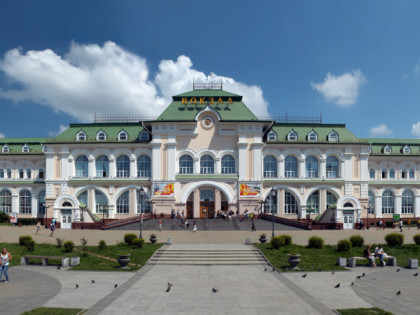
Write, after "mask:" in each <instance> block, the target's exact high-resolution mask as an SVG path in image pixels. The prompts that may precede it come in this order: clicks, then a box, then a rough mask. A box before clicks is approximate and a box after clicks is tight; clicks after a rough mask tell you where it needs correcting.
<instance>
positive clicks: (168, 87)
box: [0, 0, 420, 138]
mask: <svg viewBox="0 0 420 315" xmlns="http://www.w3.org/2000/svg"><path fill="white" fill-rule="evenodd" d="M418 12H420V2H419V1H415V0H413V1H386V0H378V1H366V0H364V1H336V0H331V1H321V0H319V1H314V0H307V1H299V0H296V1H289V0H288V1H274V0H273V1H244V0H241V1H239V0H238V1H236V0H235V1H234V0H224V1H218V0H212V1H201V0H191V1H186V0H185V1H183V0H177V1H173V0H172V1H171V0H167V1H163V0H155V1H151V0H147V1H140V0H136V1H135V0H131V1H128V0H118V1H94V0H89V1H86V0H81V1H78V0H71V1H66V0H61V1H55V0H40V1H32V0H25V1H23V0H22V1H21V0H18V1H16V0H2V1H1V3H0V107H1V110H2V115H1V124H0V136H3V137H28V136H30V137H44V136H54V135H56V134H57V133H58V132H59V131H60V130H62V129H63V128H65V127H66V126H68V124H69V123H76V122H87V121H90V120H91V119H92V117H93V114H94V113H98V114H112V113H115V114H121V113H132V114H144V115H156V114H159V113H160V111H162V110H163V108H164V107H165V106H167V105H168V104H169V102H170V96H172V95H175V94H178V93H182V92H186V91H188V90H191V88H192V78H195V79H201V80H204V79H209V78H210V77H211V76H213V78H214V79H220V78H222V79H223V82H224V87H225V89H226V90H228V91H231V92H234V93H238V94H241V95H244V98H245V102H246V104H247V105H248V106H249V107H250V108H251V109H252V110H253V111H254V112H256V113H257V114H260V115H263V114H266V113H269V114H271V115H284V114H286V113H287V114H289V115H319V114H322V118H323V122H325V123H346V124H347V126H348V128H349V129H350V130H351V131H353V132H354V133H355V134H356V135H357V136H359V137H371V136H375V137H392V138H420V122H419V121H420V106H419V105H420V104H419V103H420V37H419V35H418V34H419V31H420V19H419V18H418Z"/></svg>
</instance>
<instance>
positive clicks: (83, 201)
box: [70, 190, 89, 206]
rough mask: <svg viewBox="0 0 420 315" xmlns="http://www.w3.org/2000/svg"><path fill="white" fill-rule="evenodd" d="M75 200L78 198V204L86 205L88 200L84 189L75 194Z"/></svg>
mask: <svg viewBox="0 0 420 315" xmlns="http://www.w3.org/2000/svg"><path fill="white" fill-rule="evenodd" d="M77 200H79V204H84V205H88V204H89V200H88V192H87V190H85V191H83V192H82V193H80V194H79V196H77ZM70 206H71V205H70Z"/></svg>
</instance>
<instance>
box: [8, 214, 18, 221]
mask: <svg viewBox="0 0 420 315" xmlns="http://www.w3.org/2000/svg"><path fill="white" fill-rule="evenodd" d="M9 217H10V223H18V213H17V212H12V213H10V215H9Z"/></svg>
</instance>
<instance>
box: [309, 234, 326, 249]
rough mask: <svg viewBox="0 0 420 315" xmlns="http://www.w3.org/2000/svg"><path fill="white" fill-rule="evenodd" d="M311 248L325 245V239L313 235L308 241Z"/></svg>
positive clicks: (319, 247)
mask: <svg viewBox="0 0 420 315" xmlns="http://www.w3.org/2000/svg"><path fill="white" fill-rule="evenodd" d="M308 247H309V248H317V249H321V248H323V247H324V239H323V238H322V237H318V236H312V237H311V238H310V239H309V241H308Z"/></svg>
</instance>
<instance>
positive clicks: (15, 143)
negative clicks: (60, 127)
mask: <svg viewBox="0 0 420 315" xmlns="http://www.w3.org/2000/svg"><path fill="white" fill-rule="evenodd" d="M47 139H48V138H0V149H1V148H3V147H4V145H7V147H8V148H9V152H8V153H3V150H0V155H11V154H22V155H28V154H29V155H31V154H43V152H42V145H43V144H45V143H46V142H47ZM25 144H26V145H28V147H29V152H28V153H23V152H22V148H23V146H24V145H25Z"/></svg>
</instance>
